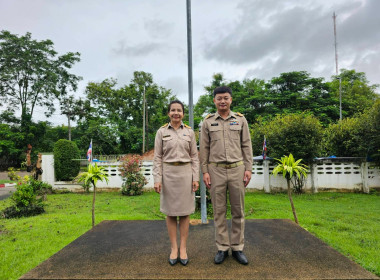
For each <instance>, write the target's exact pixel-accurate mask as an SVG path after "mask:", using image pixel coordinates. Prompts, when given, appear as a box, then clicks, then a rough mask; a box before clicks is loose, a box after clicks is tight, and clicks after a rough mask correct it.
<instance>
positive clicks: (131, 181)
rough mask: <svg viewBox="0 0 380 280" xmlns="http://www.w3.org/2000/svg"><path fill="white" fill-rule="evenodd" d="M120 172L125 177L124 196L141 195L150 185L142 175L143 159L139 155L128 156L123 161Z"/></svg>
mask: <svg viewBox="0 0 380 280" xmlns="http://www.w3.org/2000/svg"><path fill="white" fill-rule="evenodd" d="M120 161H121V166H120V168H119V169H120V172H121V176H122V177H123V185H122V187H121V193H122V194H123V195H129V196H133V195H141V194H142V193H143V187H144V185H146V183H148V181H147V180H146V179H145V177H144V175H143V174H142V173H141V167H140V165H141V161H142V159H141V157H140V156H138V155H126V156H123V157H122V158H121V159H120Z"/></svg>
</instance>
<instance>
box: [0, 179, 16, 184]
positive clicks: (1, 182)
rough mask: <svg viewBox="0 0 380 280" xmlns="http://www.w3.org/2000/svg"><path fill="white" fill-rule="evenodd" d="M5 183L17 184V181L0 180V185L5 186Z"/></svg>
mask: <svg viewBox="0 0 380 280" xmlns="http://www.w3.org/2000/svg"><path fill="white" fill-rule="evenodd" d="M5 183H16V182H15V181H11V180H6V179H1V180H0V184H5Z"/></svg>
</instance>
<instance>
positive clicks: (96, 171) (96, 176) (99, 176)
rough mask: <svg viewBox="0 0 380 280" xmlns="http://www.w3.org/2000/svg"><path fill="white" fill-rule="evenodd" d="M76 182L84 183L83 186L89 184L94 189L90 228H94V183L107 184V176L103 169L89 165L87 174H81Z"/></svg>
mask: <svg viewBox="0 0 380 280" xmlns="http://www.w3.org/2000/svg"><path fill="white" fill-rule="evenodd" d="M77 180H78V182H84V184H91V185H92V186H93V187H94V192H93V197H92V227H94V226H95V199H96V183H97V182H98V181H103V180H104V181H106V182H107V183H108V174H107V172H106V171H105V170H104V167H102V166H98V165H97V164H96V163H95V164H94V165H92V164H89V165H88V167H87V172H83V173H81V174H79V175H78V177H77Z"/></svg>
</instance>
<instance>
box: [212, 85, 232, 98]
mask: <svg viewBox="0 0 380 280" xmlns="http://www.w3.org/2000/svg"><path fill="white" fill-rule="evenodd" d="M226 92H228V93H229V94H230V95H231V96H232V90H231V88H230V87H226V86H221V87H217V88H215V89H214V97H215V95H217V94H218V93H226Z"/></svg>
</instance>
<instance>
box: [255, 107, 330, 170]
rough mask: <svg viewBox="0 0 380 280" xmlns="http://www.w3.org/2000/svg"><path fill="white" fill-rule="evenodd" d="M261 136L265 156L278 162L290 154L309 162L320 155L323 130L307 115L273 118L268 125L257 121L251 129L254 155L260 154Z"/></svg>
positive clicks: (265, 122) (317, 122)
mask: <svg viewBox="0 0 380 280" xmlns="http://www.w3.org/2000/svg"><path fill="white" fill-rule="evenodd" d="M264 135H265V136H266V140H267V148H268V155H269V156H270V157H274V158H280V157H282V156H284V155H287V154H290V153H291V154H293V155H294V156H295V157H296V158H303V159H304V160H305V161H306V162H307V163H309V162H311V161H312V160H313V159H314V158H315V157H316V156H319V155H320V153H321V151H322V137H323V129H322V125H321V123H320V121H319V120H318V119H317V118H316V117H314V116H313V115H310V114H307V113H301V114H289V115H277V116H276V117H275V118H274V119H273V120H271V121H261V120H259V121H258V122H257V123H255V124H253V125H252V126H251V138H252V148H253V151H254V154H261V150H262V144H263V139H264Z"/></svg>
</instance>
